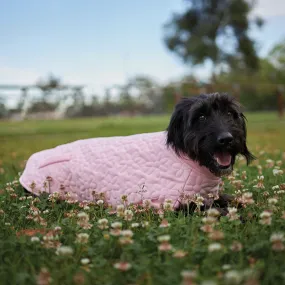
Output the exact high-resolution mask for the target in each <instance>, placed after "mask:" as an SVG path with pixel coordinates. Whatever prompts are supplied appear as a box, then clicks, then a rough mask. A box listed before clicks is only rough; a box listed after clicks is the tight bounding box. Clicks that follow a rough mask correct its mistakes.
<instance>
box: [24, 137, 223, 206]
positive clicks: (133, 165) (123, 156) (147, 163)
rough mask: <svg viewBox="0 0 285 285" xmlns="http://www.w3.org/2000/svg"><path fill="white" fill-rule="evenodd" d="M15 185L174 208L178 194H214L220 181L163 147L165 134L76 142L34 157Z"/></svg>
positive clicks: (36, 191) (85, 197)
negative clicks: (170, 204)
mask: <svg viewBox="0 0 285 285" xmlns="http://www.w3.org/2000/svg"><path fill="white" fill-rule="evenodd" d="M47 180H48V183H49V187H46V185H47ZM20 183H21V184H22V185H23V187H24V188H26V189H27V190H29V191H31V192H33V193H34V194H40V192H44V191H48V192H50V193H54V192H61V191H64V192H70V193H72V194H73V195H74V196H75V197H76V199H78V200H89V201H90V200H93V199H94V197H93V195H92V192H93V193H94V191H96V192H97V193H105V197H106V201H107V202H108V203H109V204H111V205H113V206H115V205H118V204H121V203H122V202H121V197H122V195H127V197H128V202H129V203H136V204H140V203H142V201H143V200H144V199H148V200H151V202H152V204H153V205H154V206H156V207H158V206H159V205H160V204H161V203H163V202H164V201H165V199H171V200H172V201H173V206H174V207H177V206H179V204H180V202H182V201H181V199H182V198H181V197H183V196H184V195H189V196H193V195H194V194H198V193H199V194H200V195H201V196H203V197H204V198H205V199H208V197H211V196H215V195H217V194H218V190H219V183H220V178H218V177H216V176H215V175H213V174H212V173H211V172H210V171H209V170H208V169H207V168H206V167H201V166H199V165H198V163H196V162H194V161H192V160H190V159H187V158H181V157H178V156H177V155H176V154H175V152H174V151H173V150H172V148H170V147H167V146H166V132H157V133H148V134H139V135H132V136H126V137H111V138H95V139H86V140H79V141H75V142H72V143H68V144H64V145H60V146H58V147H55V148H53V149H48V150H44V151H41V152H38V153H35V154H33V155H32V156H31V157H30V158H29V160H28V162H27V165H26V168H25V170H24V172H23V174H22V176H21V177H20ZM44 184H45V187H44ZM209 194H210V195H209Z"/></svg>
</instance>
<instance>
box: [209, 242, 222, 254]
mask: <svg viewBox="0 0 285 285" xmlns="http://www.w3.org/2000/svg"><path fill="white" fill-rule="evenodd" d="M221 249H222V245H221V244H220V243H218V242H216V243H211V244H209V246H208V251H209V252H213V251H219V250H221Z"/></svg>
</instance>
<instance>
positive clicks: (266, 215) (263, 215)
mask: <svg viewBox="0 0 285 285" xmlns="http://www.w3.org/2000/svg"><path fill="white" fill-rule="evenodd" d="M259 216H260V218H261V219H264V218H270V217H271V216H272V213H271V212H269V211H263V212H262V213H261V214H260V215H259Z"/></svg>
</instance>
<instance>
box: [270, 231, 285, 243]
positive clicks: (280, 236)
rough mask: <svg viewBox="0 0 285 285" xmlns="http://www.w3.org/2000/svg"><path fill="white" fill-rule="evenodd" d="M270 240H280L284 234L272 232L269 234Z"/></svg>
mask: <svg viewBox="0 0 285 285" xmlns="http://www.w3.org/2000/svg"><path fill="white" fill-rule="evenodd" d="M270 241H271V242H282V241H284V234H283V233H273V234H272V235H271V236H270Z"/></svg>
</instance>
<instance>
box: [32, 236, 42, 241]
mask: <svg viewBox="0 0 285 285" xmlns="http://www.w3.org/2000/svg"><path fill="white" fill-rule="evenodd" d="M31 242H40V239H39V238H38V237H31Z"/></svg>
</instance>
